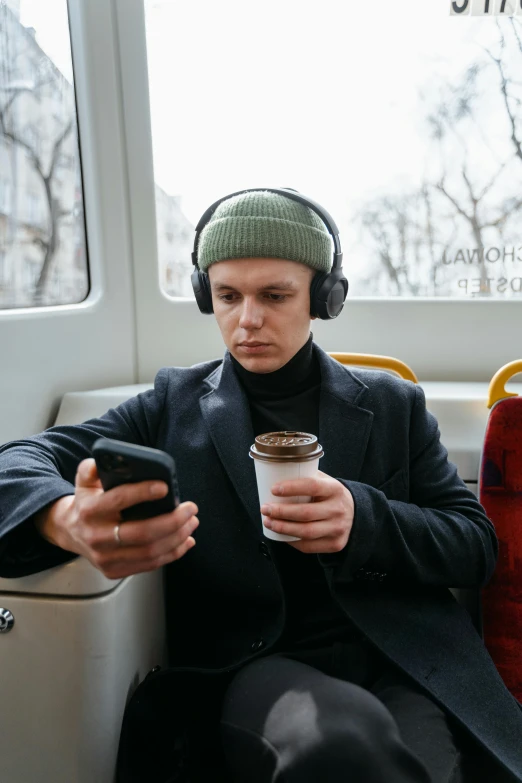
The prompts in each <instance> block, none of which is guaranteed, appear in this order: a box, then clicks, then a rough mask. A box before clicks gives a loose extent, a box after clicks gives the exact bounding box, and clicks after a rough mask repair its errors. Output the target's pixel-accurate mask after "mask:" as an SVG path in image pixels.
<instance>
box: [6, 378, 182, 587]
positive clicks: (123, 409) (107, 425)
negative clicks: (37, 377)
mask: <svg viewBox="0 0 522 783" xmlns="http://www.w3.org/2000/svg"><path fill="white" fill-rule="evenodd" d="M167 387H168V371H167V370H161V371H160V372H159V373H158V375H157V377H156V381H155V385H154V389H152V390H150V391H147V392H145V393H143V394H139V395H138V396H136V397H133V398H132V399H130V400H127V401H126V402H124V403H122V404H121V405H119V406H118V407H117V408H114V409H111V410H109V411H108V412H107V413H106V414H104V415H103V416H101V417H100V418H98V419H89V421H86V422H85V423H84V424H81V425H77V426H59V427H51V428H50V429H48V430H46V431H45V432H43V433H41V434H40V435H35V436H34V437H31V438H27V439H25V440H20V441H13V442H11V443H6V444H5V445H3V446H1V447H0V576H2V577H20V576H26V575H27V574H32V573H35V572H37V571H42V570H44V569H46V568H51V567H53V566H56V565H59V564H60V563H64V562H66V561H67V560H70V559H72V558H73V557H75V555H73V554H72V553H71V552H66V551H64V550H62V549H60V548H59V547H56V546H54V545H52V544H50V543H49V542H48V541H46V540H45V539H43V538H42V537H41V536H40V534H39V533H38V531H37V530H36V527H35V526H34V524H33V517H34V515H35V514H37V513H38V512H39V511H41V510H42V509H43V508H44V507H45V506H47V505H49V504H50V503H53V502H54V501H56V500H58V499H59V498H61V497H63V496H65V495H73V494H74V481H75V475H76V470H77V467H78V464H79V463H80V462H81V461H82V460H84V459H86V458H87V457H90V456H91V447H92V445H93V443H94V441H95V440H96V439H97V438H101V437H104V438H113V439H115V440H123V441H126V442H128V443H136V444H139V445H143V446H154V445H155V443H156V442H157V435H158V430H159V428H160V426H161V421H162V413H163V410H164V404H165V397H166V394H167Z"/></svg>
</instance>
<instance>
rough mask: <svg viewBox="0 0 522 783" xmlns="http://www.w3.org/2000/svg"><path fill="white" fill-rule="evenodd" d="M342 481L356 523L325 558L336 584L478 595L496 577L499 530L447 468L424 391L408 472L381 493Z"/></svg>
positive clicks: (414, 420) (416, 407) (414, 417)
mask: <svg viewBox="0 0 522 783" xmlns="http://www.w3.org/2000/svg"><path fill="white" fill-rule="evenodd" d="M340 481H342V483H343V484H344V485H345V486H346V487H347V488H348V489H349V490H350V492H351V493H352V496H353V499H354V503H355V516H354V521H353V527H352V531H351V534H350V539H349V541H348V544H347V546H346V547H345V549H344V550H343V551H342V552H340V553H338V554H337V555H333V556H330V555H326V556H325V555H321V556H320V560H321V562H322V564H323V565H324V566H328V567H330V568H333V569H334V579H335V580H341V581H350V582H351V581H354V580H355V581H358V580H363V581H379V582H386V583H388V584H389V583H402V584H404V583H406V584H415V583H418V584H422V585H426V586H446V587H463V588H471V587H474V588H477V587H482V586H483V585H484V584H486V583H487V582H488V580H489V579H490V578H491V576H492V574H493V571H494V568H495V563H496V558H497V555H498V542H497V538H496V535H495V530H494V527H493V525H492V523H491V522H490V520H489V519H488V518H487V516H486V513H485V511H484V509H483V508H482V506H481V505H480V503H479V502H478V501H477V499H476V497H475V495H474V494H473V493H472V492H471V490H469V489H468V488H467V487H466V485H465V484H464V482H463V481H462V479H461V478H460V477H459V476H458V475H457V469H456V467H455V465H453V464H452V463H451V462H449V461H448V452H447V451H446V449H445V448H444V446H443V445H442V444H441V442H440V433H439V429H438V424H437V421H436V419H435V417H434V416H432V414H430V413H429V412H428V411H427V410H426V402H425V397H424V392H423V391H422V389H421V388H420V387H418V386H416V387H415V399H414V402H413V407H412V412H411V420H410V424H409V461H408V466H407V469H406V470H402V471H398V473H397V474H396V476H395V477H392V480H391V481H390V483H389V485H388V486H387V487H382V488H381V489H376V488H375V487H372V486H369V485H368V484H363V483H360V482H357V481H345V480H343V479H340ZM385 493H386V494H385ZM394 495H399V496H405V497H406V499H407V502H405V501H404V500H402V499H401V500H395V499H393V496H394ZM390 498H391V499H390Z"/></svg>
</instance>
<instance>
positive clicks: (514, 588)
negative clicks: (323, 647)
mask: <svg viewBox="0 0 522 783" xmlns="http://www.w3.org/2000/svg"><path fill="white" fill-rule="evenodd" d="M519 372H522V360H520V361H516V362H510V364H508V365H505V367H503V368H501V370H499V371H498V373H497V374H496V375H495V376H494V378H493V379H492V381H491V384H490V390H489V400H488V407H490V408H492V410H491V413H490V416H489V420H488V423H487V427H486V434H485V438H484V447H483V452H482V460H481V465H480V471H479V498H480V502H481V503H482V505H483V506H484V508H485V509H486V513H487V515H488V517H489V518H490V519H491V521H492V522H493V524H494V525H495V530H496V533H497V536H498V539H499V558H498V563H497V567H496V569H495V573H494V575H493V578H492V579H491V581H490V583H489V584H488V585H487V587H486V588H485V589H484V590H483V592H482V620H483V633H484V642H485V644H486V647H487V648H488V650H489V653H490V655H491V657H492V658H493V661H494V662H495V665H496V667H497V669H498V671H499V673H500V676H501V677H502V679H503V680H504V683H505V685H506V686H507V688H508V689H509V690H510V691H511V693H512V694H513V696H515V698H517V699H518V700H519V701H522V397H519V396H517V395H514V394H513V393H512V392H507V391H505V389H504V384H505V383H506V382H507V380H508V379H509V378H510V377H512V376H513V375H516V374H517V373H519Z"/></svg>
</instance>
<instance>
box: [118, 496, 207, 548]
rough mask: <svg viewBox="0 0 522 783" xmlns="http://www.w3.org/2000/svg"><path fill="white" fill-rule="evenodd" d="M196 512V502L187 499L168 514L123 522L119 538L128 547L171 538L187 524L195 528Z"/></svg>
mask: <svg viewBox="0 0 522 783" xmlns="http://www.w3.org/2000/svg"><path fill="white" fill-rule="evenodd" d="M197 512H198V507H197V506H196V504H195V503H192V502H191V501H187V502H185V503H181V504H180V505H179V506H178V507H177V508H176V509H175V510H174V511H171V512H170V514H161V515H160V516H157V517H152V518H151V519H145V520H139V521H138V522H125V523H123V524H122V525H121V526H120V539H121V541H122V543H123V544H125V546H130V547H143V546H149V545H152V544H154V543H155V542H158V541H159V542H162V541H163V540H164V539H171V538H172V536H174V535H177V534H178V532H179V531H181V530H183V529H184V528H186V527H187V526H189V527H190V526H192V530H195V529H196V528H197V526H198V525H199V520H198V518H197V517H196V514H197ZM111 529H112V527H111Z"/></svg>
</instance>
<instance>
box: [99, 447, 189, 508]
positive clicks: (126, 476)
mask: <svg viewBox="0 0 522 783" xmlns="http://www.w3.org/2000/svg"><path fill="white" fill-rule="evenodd" d="M92 454H93V457H94V459H95V461H96V467H97V469H98V475H99V476H100V481H101V483H102V486H103V489H104V490H105V491H107V490H109V489H112V488H113V487H117V486H119V485H120V484H135V483H136V482H138V481H150V480H153V479H155V480H157V481H164V482H165V483H166V484H167V486H168V488H169V491H168V493H167V494H166V495H165V497H163V498H159V499H158V500H147V501H145V502H143V503H137V504H136V505H134V506H131V507H130V508H126V509H123V511H122V512H121V517H122V519H123V520H137V519H149V518H150V517H155V516H158V515H159V514H167V513H169V512H170V511H173V510H174V509H175V508H176V506H177V505H178V504H179V491H178V484H177V480H176V466H175V463H174V460H173V459H172V457H171V456H170V455H169V454H167V453H166V452H164V451H161V450H160V449H151V448H149V447H147V446H136V445H134V444H131V443H125V441H120V440H112V439H110V438H99V439H98V440H97V441H96V442H95V443H94V445H93V447H92Z"/></svg>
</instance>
